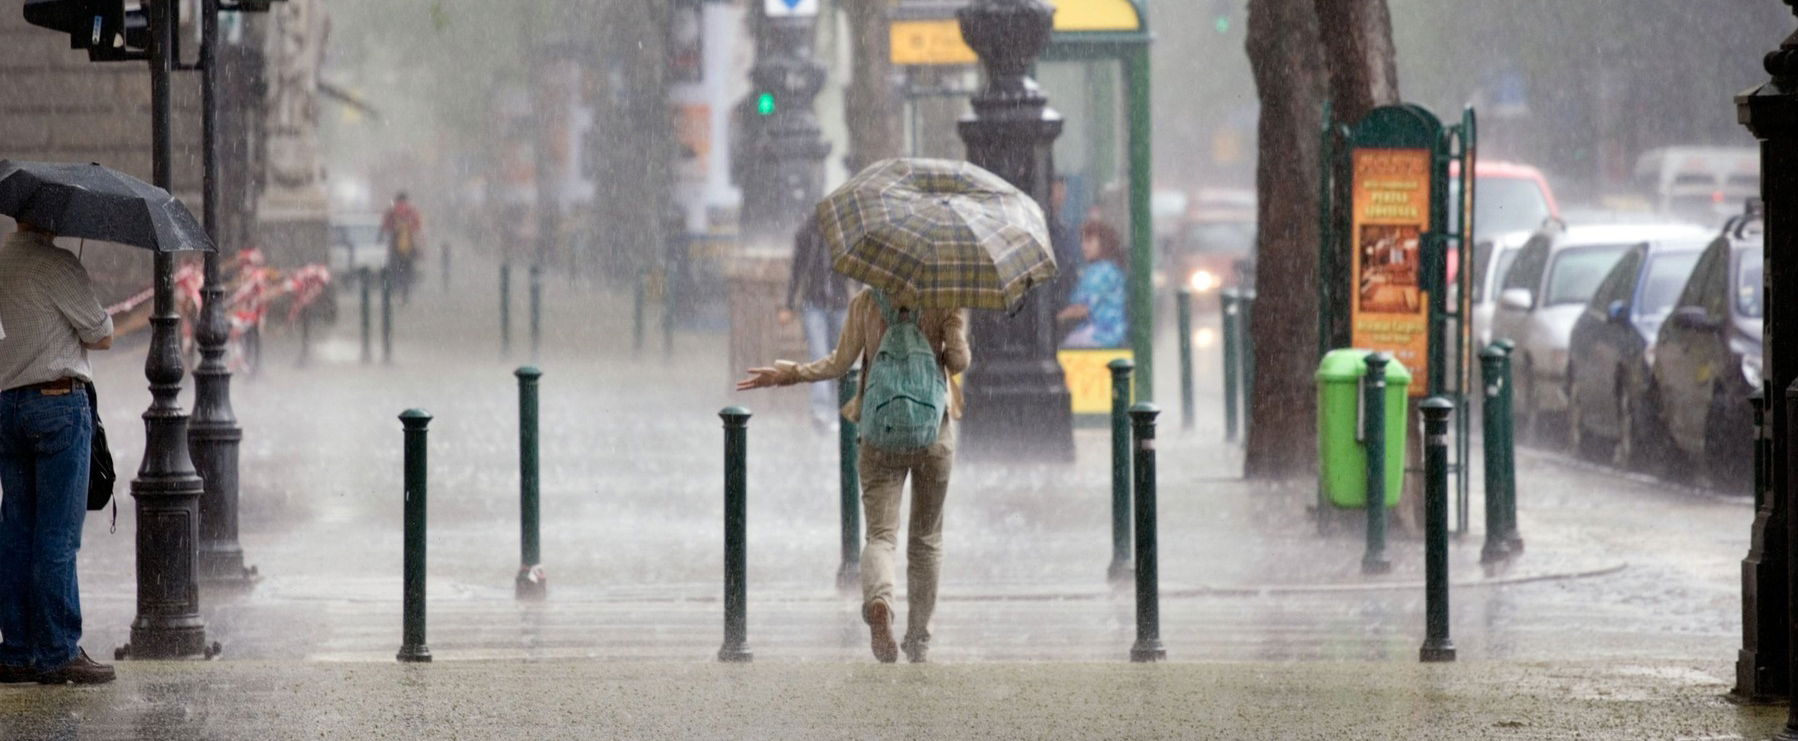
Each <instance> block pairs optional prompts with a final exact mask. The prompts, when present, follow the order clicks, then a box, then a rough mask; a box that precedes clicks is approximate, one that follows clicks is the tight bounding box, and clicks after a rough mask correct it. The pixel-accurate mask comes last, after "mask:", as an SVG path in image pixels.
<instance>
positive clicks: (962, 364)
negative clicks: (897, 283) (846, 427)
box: [774, 289, 968, 422]
mask: <svg viewBox="0 0 1798 741" xmlns="http://www.w3.org/2000/svg"><path fill="white" fill-rule="evenodd" d="M918 328H919V329H922V330H923V331H924V338H925V339H927V340H929V341H930V345H931V347H934V348H936V359H937V363H938V364H940V365H942V366H943V373H944V374H946V375H947V376H948V377H949V416H950V417H953V418H955V419H960V418H961V386H960V385H959V384H957V383H956V382H955V376H956V375H958V374H960V373H961V372H962V371H965V370H967V369H968V319H967V316H966V314H965V313H964V312H961V311H952V310H948V309H926V310H925V311H924V312H923V314H922V315H921V316H919V317H918ZM886 332H887V323H886V319H885V318H883V317H881V316H880V305H879V304H878V303H876V302H875V301H874V296H873V295H872V294H870V293H869V292H868V291H867V290H866V289H863V290H862V291H860V292H858V293H856V294H855V298H852V299H850V300H849V317H848V319H847V320H845V321H844V322H843V336H842V337H841V338H840V339H839V340H838V341H837V348H836V350H833V351H832V352H831V353H830V355H829V356H827V357H824V358H820V359H818V360H815V361H812V362H810V363H795V362H793V361H791V360H777V361H775V363H774V368H775V370H776V371H777V375H776V377H775V381H776V382H777V383H779V384H780V385H782V386H788V385H792V384H795V383H811V382H815V381H828V380H831V379H835V378H842V377H843V374H845V373H848V372H849V368H850V367H851V366H854V365H855V361H856V360H858V359H859V360H861V361H862V368H864V369H865V368H867V367H868V363H869V361H870V360H871V359H872V358H873V357H874V353H875V352H877V351H879V350H880V340H881V339H882V338H884V337H886ZM867 388H868V375H867V373H863V374H862V376H861V387H860V388H859V389H857V390H856V393H855V398H853V399H850V400H849V403H847V404H844V405H843V417H844V418H845V419H848V420H849V421H851V422H859V421H861V417H862V413H861V412H862V392H863V391H866V390H867Z"/></svg>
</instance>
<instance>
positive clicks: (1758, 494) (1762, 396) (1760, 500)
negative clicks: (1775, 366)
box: [1748, 381, 1773, 511]
mask: <svg viewBox="0 0 1798 741" xmlns="http://www.w3.org/2000/svg"><path fill="white" fill-rule="evenodd" d="M1748 404H1749V405H1750V406H1751V407H1753V409H1754V506H1755V508H1756V510H1757V511H1758V510H1759V508H1761V507H1765V506H1767V487H1768V485H1769V482H1771V481H1772V480H1773V478H1772V474H1773V472H1772V470H1771V469H1769V468H1768V465H1769V463H1770V460H1769V459H1770V457H1771V451H1770V450H1769V448H1770V447H1771V446H1772V440H1771V439H1770V437H1769V436H1768V434H1767V384H1766V382H1765V381H1762V382H1761V385H1760V387H1758V388H1756V389H1755V390H1754V391H1752V392H1749V394H1748Z"/></svg>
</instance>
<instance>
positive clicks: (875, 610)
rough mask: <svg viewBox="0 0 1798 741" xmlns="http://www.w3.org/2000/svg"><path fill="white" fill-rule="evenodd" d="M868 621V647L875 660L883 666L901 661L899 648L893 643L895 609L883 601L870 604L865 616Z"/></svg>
mask: <svg viewBox="0 0 1798 741" xmlns="http://www.w3.org/2000/svg"><path fill="white" fill-rule="evenodd" d="M863 617H865V618H866V619H867V621H868V645H869V647H870V648H872V649H874V658H876V659H879V660H880V663H882V664H891V663H893V662H895V661H898V660H899V646H898V645H896V644H895V643H894V641H893V609H892V608H891V607H888V606H887V603H886V602H884V601H882V600H874V601H873V602H870V603H868V608H867V609H866V610H865V611H864V615H863Z"/></svg>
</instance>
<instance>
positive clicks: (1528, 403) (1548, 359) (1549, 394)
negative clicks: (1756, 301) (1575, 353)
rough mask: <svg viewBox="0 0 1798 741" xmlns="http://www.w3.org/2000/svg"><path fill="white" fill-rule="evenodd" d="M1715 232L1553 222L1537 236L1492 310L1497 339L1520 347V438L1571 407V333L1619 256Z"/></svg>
mask: <svg viewBox="0 0 1798 741" xmlns="http://www.w3.org/2000/svg"><path fill="white" fill-rule="evenodd" d="M1708 234H1709V232H1708V231H1707V230H1705V229H1703V228H1702V227H1699V226H1695V225H1692V224H1675V223H1664V224H1608V225H1594V226H1574V227H1562V226H1560V225H1559V224H1554V225H1551V226H1549V227H1547V228H1544V229H1542V230H1539V231H1537V232H1536V233H1535V234H1532V235H1531V236H1530V238H1529V240H1528V241H1527V242H1525V243H1524V245H1523V249H1522V250H1521V251H1519V252H1518V253H1517V257H1516V259H1515V260H1514V261H1513V262H1512V263H1511V267H1510V270H1508V271H1506V274H1505V276H1504V278H1503V279H1502V281H1501V282H1500V284H1499V285H1500V290H1499V293H1498V306H1497V308H1496V309H1494V311H1493V315H1492V336H1493V337H1494V338H1506V339H1509V340H1511V341H1512V342H1513V343H1515V344H1516V348H1515V349H1513V350H1512V351H1511V378H1512V383H1513V391H1512V397H1511V398H1512V404H1513V405H1514V406H1513V409H1514V410H1515V414H1516V416H1517V426H1518V428H1519V429H1520V430H1521V432H1520V433H1519V434H1520V436H1522V437H1529V436H1532V435H1534V434H1535V432H1536V430H1537V429H1538V427H1539V425H1538V420H1539V419H1540V418H1541V416H1542V415H1544V414H1558V413H1564V412H1565V411H1566V410H1567V404H1568V398H1569V396H1570V394H1569V393H1568V390H1567V354H1568V338H1569V337H1570V336H1571V335H1572V334H1573V323H1574V322H1575V321H1577V320H1578V319H1579V316H1580V313H1581V312H1582V311H1583V310H1584V309H1585V306H1586V303H1587V302H1588V301H1590V300H1591V299H1592V294H1593V292H1595V291H1596V290H1597V289H1598V284H1599V283H1600V282H1602V281H1603V280H1604V277H1605V275H1606V274H1607V273H1609V272H1610V271H1611V267H1612V266H1613V265H1615V264H1616V262H1617V259H1618V258H1619V257H1622V256H1623V253H1625V252H1627V251H1628V250H1629V249H1630V248H1631V247H1634V246H1636V245H1639V244H1643V243H1649V242H1660V241H1664V240H1690V239H1694V238H1696V239H1703V238H1705V237H1706V236H1707V235H1708Z"/></svg>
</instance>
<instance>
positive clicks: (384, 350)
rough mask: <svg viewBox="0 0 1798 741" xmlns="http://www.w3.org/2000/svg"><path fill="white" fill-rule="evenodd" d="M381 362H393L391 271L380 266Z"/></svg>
mask: <svg viewBox="0 0 1798 741" xmlns="http://www.w3.org/2000/svg"><path fill="white" fill-rule="evenodd" d="M381 362H383V363H392V362H393V271H391V270H389V269H387V268H381Z"/></svg>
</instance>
